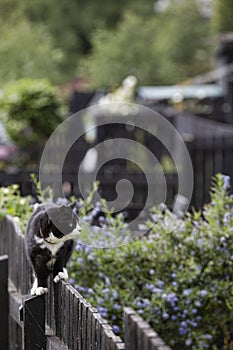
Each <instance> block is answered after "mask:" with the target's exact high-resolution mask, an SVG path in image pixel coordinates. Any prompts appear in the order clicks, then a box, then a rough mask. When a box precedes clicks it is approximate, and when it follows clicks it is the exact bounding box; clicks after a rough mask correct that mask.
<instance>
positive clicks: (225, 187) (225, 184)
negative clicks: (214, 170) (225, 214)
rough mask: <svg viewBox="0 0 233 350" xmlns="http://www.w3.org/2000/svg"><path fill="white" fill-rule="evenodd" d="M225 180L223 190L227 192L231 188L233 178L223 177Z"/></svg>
mask: <svg viewBox="0 0 233 350" xmlns="http://www.w3.org/2000/svg"><path fill="white" fill-rule="evenodd" d="M222 178H223V186H222V187H223V189H224V190H227V189H229V188H230V187H231V178H230V176H228V175H222Z"/></svg>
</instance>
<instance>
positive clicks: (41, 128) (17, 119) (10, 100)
mask: <svg viewBox="0 0 233 350" xmlns="http://www.w3.org/2000/svg"><path fill="white" fill-rule="evenodd" d="M63 115H64V111H62V102H61V100H60V98H59V97H58V95H57V93H56V90H55V88H54V87H53V86H52V85H51V84H50V83H49V82H48V81H47V80H43V79H42V80H36V79H35V80H33V79H20V80H18V81H15V82H13V83H10V84H8V85H7V86H6V87H5V89H4V90H3V94H2V96H1V98H0V118H1V119H2V121H3V122H4V124H5V126H6V129H7V132H8V133H9V135H10V137H11V138H12V140H13V141H14V142H15V143H16V144H17V145H18V146H21V147H26V146H27V147H31V146H32V145H34V146H35V145H41V144H43V142H44V141H46V139H47V138H48V137H49V136H50V134H51V133H52V132H53V131H54V129H55V128H56V126H57V125H58V124H59V123H60V122H61V121H62V119H63Z"/></svg>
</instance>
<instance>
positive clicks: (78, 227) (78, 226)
mask: <svg viewBox="0 0 233 350" xmlns="http://www.w3.org/2000/svg"><path fill="white" fill-rule="evenodd" d="M76 230H77V231H78V232H81V230H82V229H81V227H80V225H79V224H77V225H76Z"/></svg>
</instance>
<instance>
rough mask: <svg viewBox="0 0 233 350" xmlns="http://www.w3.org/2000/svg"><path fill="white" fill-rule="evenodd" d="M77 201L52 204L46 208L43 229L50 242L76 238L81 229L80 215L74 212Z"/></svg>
mask: <svg viewBox="0 0 233 350" xmlns="http://www.w3.org/2000/svg"><path fill="white" fill-rule="evenodd" d="M74 208H75V202H74V203H72V204H71V205H69V206H65V205H63V206H56V205H54V206H51V207H48V208H46V219H45V221H44V220H43V221H44V222H43V224H42V227H41V230H42V233H43V236H44V238H46V240H47V241H48V242H51V243H56V242H60V241H66V240H69V239H76V238H78V235H79V233H80V231H81V227H80V226H79V223H78V217H77V215H76V213H75V212H74Z"/></svg>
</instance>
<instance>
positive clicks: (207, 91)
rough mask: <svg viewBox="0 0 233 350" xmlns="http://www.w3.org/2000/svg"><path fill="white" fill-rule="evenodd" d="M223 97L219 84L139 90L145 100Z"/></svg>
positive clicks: (143, 87) (142, 88) (149, 87)
mask: <svg viewBox="0 0 233 350" xmlns="http://www.w3.org/2000/svg"><path fill="white" fill-rule="evenodd" d="M223 95H224V93H223V89H222V87H221V86H220V85H218V84H204V85H188V86H187V85H183V86H181V85H175V86H142V87H139V88H138V96H139V98H142V99H144V100H168V99H174V100H175V101H176V100H177V102H178V101H179V100H180V101H181V100H183V99H190V98H195V99H203V98H206V97H221V96H223Z"/></svg>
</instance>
